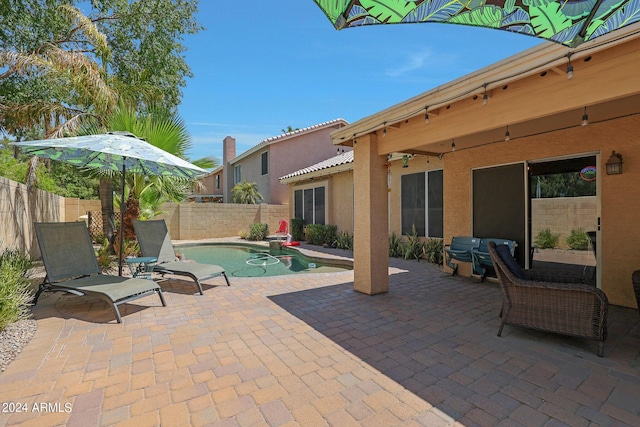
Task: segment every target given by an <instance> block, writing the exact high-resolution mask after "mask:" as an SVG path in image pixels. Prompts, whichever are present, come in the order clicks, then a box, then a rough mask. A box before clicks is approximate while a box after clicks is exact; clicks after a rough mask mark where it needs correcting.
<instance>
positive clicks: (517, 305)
mask: <svg viewBox="0 0 640 427" xmlns="http://www.w3.org/2000/svg"><path fill="white" fill-rule="evenodd" d="M489 254H490V255H491V258H492V260H493V265H494V267H495V270H496V274H497V276H498V280H499V282H500V288H501V289H502V293H503V296H504V301H503V307H502V321H501V323H500V329H499V330H498V336H501V335H502V329H503V328H504V325H512V326H521V327H524V328H531V329H538V330H542V331H547V332H553V333H557V334H561V335H570V336H575V337H582V338H590V339H594V340H598V356H600V357H602V356H603V355H604V341H605V339H606V338H607V310H608V306H609V302H608V300H607V296H606V294H605V293H604V292H602V290H600V289H598V288H596V287H594V286H591V285H587V284H584V283H575V282H577V281H578V280H577V277H576V276H575V275H574V276H571V275H569V276H561V273H559V272H556V271H550V272H546V273H545V274H543V275H540V274H539V273H536V272H531V271H525V270H523V269H522V268H521V267H520V266H519V265H518V264H517V263H516V262H515V260H514V259H513V258H512V257H511V254H510V253H509V251H508V248H507V247H506V246H504V245H498V246H496V245H495V243H489ZM563 281H564V283H561V282H563ZM567 282H569V283H567ZM571 282H573V283H571Z"/></svg>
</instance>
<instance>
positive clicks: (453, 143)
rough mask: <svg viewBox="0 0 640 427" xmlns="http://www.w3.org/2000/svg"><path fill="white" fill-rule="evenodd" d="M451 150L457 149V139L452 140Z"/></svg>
mask: <svg viewBox="0 0 640 427" xmlns="http://www.w3.org/2000/svg"><path fill="white" fill-rule="evenodd" d="M451 151H456V141H455V139H452V140H451Z"/></svg>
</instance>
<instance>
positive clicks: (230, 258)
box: [175, 243, 350, 277]
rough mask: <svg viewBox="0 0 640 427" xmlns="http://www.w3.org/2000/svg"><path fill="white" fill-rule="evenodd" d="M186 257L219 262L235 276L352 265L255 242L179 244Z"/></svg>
mask: <svg viewBox="0 0 640 427" xmlns="http://www.w3.org/2000/svg"><path fill="white" fill-rule="evenodd" d="M175 249H176V252H180V253H182V254H183V255H184V257H185V259H187V260H193V261H196V262H199V263H203V264H216V265H219V266H221V267H222V268H224V269H225V271H226V272H227V275H229V276H234V277H263V276H281V275H285V274H301V273H322V272H325V273H326V272H335V271H344V270H348V269H350V268H348V267H345V266H341V265H336V264H333V265H332V264H331V263H330V262H328V261H319V260H317V259H310V258H307V257H305V256H304V255H302V254H301V253H300V252H298V251H296V250H294V249H288V248H282V249H273V250H270V249H269V248H265V247H261V246H253V245H239V244H234V245H229V244H216V243H214V244H203V245H185V246H182V245H181V246H177V247H176V248H175Z"/></svg>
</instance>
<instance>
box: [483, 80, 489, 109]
mask: <svg viewBox="0 0 640 427" xmlns="http://www.w3.org/2000/svg"><path fill="white" fill-rule="evenodd" d="M487 102H489V95H487V84H486V83H485V84H484V95H482V105H487Z"/></svg>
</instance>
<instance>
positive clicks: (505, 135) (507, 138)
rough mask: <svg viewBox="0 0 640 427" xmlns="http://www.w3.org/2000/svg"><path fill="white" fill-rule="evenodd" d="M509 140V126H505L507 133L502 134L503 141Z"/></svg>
mask: <svg viewBox="0 0 640 427" xmlns="http://www.w3.org/2000/svg"><path fill="white" fill-rule="evenodd" d="M510 139H511V134H510V133H509V126H508V125H507V131H506V132H505V133H504V140H505V141H508V140H510Z"/></svg>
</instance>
